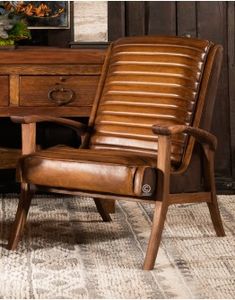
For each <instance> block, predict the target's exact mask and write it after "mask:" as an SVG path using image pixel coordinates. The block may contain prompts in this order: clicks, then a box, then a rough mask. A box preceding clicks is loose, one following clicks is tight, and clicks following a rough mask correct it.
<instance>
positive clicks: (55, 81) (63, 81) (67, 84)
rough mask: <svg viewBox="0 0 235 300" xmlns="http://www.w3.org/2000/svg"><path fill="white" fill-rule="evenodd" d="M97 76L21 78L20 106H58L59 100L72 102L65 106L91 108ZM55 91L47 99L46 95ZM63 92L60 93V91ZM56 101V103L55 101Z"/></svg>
mask: <svg viewBox="0 0 235 300" xmlns="http://www.w3.org/2000/svg"><path fill="white" fill-rule="evenodd" d="M98 81H99V77H98V76H85V75H84V76H75V75H74V76H66V75H63V76H58V75H57V76H36V75H34V76H25V75H24V76H22V77H21V79H20V87H19V90H20V106H33V107H35V106H36V107H43V106H48V107H52V106H59V104H58V102H59V100H61V101H63V99H65V100H66V99H69V98H70V96H71V95H70V93H73V96H72V100H71V101H70V102H69V103H67V104H66V106H67V107H68V106H72V107H73V106H80V105H86V106H89V105H90V106H92V103H93V101H94V97H95V91H96V87H97V85H98ZM52 89H57V90H58V92H54V93H53V95H51V98H50V97H49V95H48V93H49V91H50V90H52ZM62 89H63V90H64V91H60V90H62ZM53 99H54V100H53ZM57 100H58V101H57Z"/></svg>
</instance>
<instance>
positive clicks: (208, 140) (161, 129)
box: [152, 124, 217, 151]
mask: <svg viewBox="0 0 235 300" xmlns="http://www.w3.org/2000/svg"><path fill="white" fill-rule="evenodd" d="M152 130H153V133H155V134H157V135H168V136H169V135H173V134H177V133H186V134H189V135H191V136H193V137H194V138H195V139H196V140H197V141H198V142H200V143H201V144H207V145H208V146H209V148H210V149H211V150H213V151H215V150H216V147H217V138H216V137H215V136H214V135H213V134H211V133H209V132H208V131H206V130H204V129H200V128H196V127H191V126H186V125H173V126H161V125H157V124H156V125H153V127H152Z"/></svg>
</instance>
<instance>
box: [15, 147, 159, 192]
mask: <svg viewBox="0 0 235 300" xmlns="http://www.w3.org/2000/svg"><path fill="white" fill-rule="evenodd" d="M154 163H156V161H155V160H154V158H153V157H149V158H146V155H145V156H141V155H135V154H130V153H125V152H120V151H115V150H95V149H74V148H69V147H64V146H56V147H52V148H49V149H47V150H41V151H38V152H35V153H33V154H30V155H27V156H24V157H23V158H21V160H20V162H19V168H18V171H19V175H20V177H21V178H20V180H21V181H22V182H28V183H33V184H37V185H42V186H52V187H62V188H68V189H78V190H84V191H93V192H105V193H111V194H119V195H128V196H141V197H144V196H148V197H149V196H151V195H152V194H153V193H154V190H155V186H156V169H155V168H154Z"/></svg>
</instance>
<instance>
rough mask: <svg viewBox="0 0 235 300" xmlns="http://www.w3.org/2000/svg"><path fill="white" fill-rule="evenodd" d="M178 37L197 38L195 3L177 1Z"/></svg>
mask: <svg viewBox="0 0 235 300" xmlns="http://www.w3.org/2000/svg"><path fill="white" fill-rule="evenodd" d="M176 6H177V16H176V19H177V35H181V36H188V37H196V36H197V16H196V3H195V2H194V1H177V2H176Z"/></svg>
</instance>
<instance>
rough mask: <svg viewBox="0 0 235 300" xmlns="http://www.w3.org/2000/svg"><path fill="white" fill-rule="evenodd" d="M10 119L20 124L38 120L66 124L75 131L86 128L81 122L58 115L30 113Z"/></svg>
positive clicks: (83, 130) (82, 130) (82, 131)
mask: <svg viewBox="0 0 235 300" xmlns="http://www.w3.org/2000/svg"><path fill="white" fill-rule="evenodd" d="M10 119H11V120H12V122H15V123H21V124H30V123H38V122H53V123H57V124H60V125H64V126H68V127H70V128H72V129H74V130H76V131H77V132H79V133H80V134H81V133H84V132H86V130H87V128H88V127H87V125H85V124H82V123H80V122H78V121H73V120H69V119H65V118H59V117H51V116H38V115H30V116H11V117H10Z"/></svg>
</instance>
